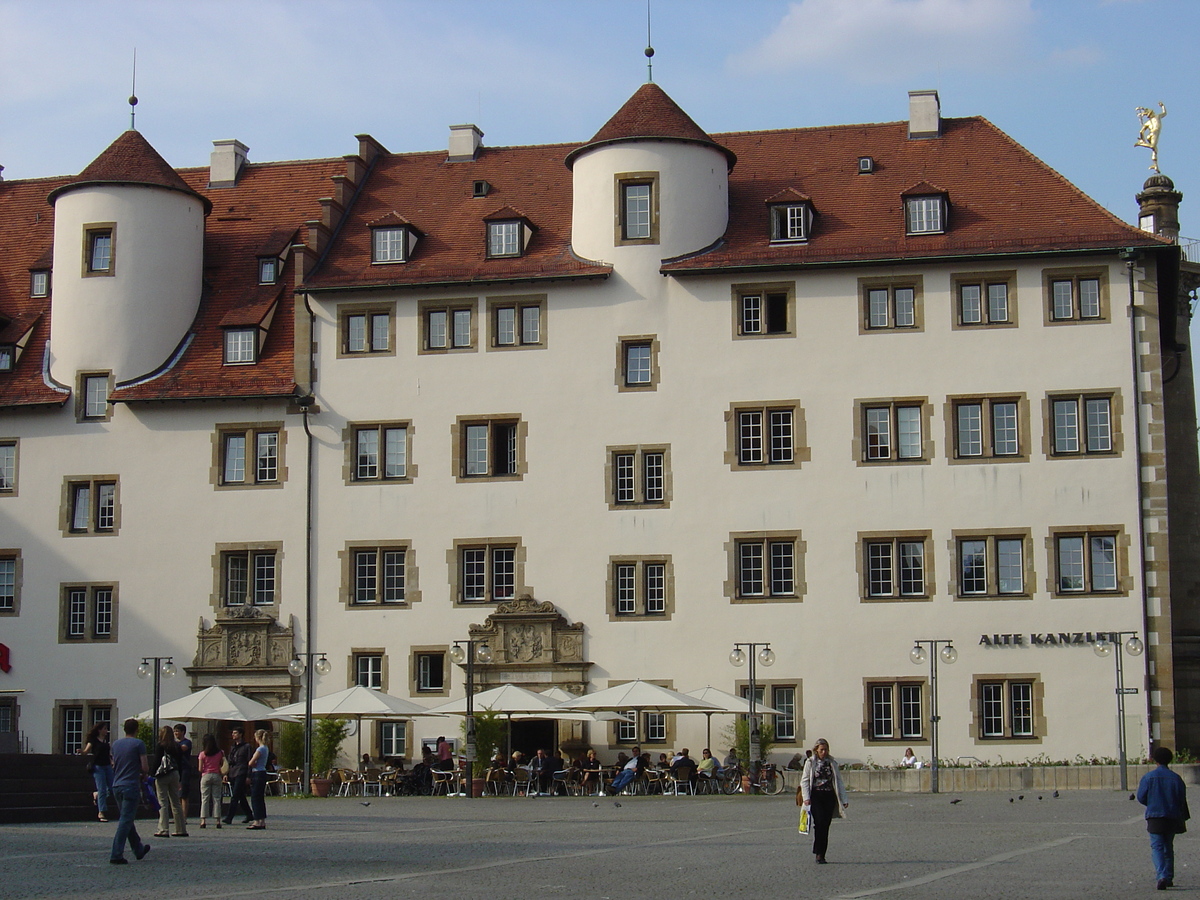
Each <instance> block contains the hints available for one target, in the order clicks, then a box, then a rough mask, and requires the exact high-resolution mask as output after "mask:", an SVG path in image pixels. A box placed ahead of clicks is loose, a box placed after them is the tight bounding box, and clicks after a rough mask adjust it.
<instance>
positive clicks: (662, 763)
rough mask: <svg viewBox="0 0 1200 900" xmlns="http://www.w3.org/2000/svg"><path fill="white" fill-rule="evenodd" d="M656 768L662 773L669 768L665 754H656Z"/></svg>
mask: <svg viewBox="0 0 1200 900" xmlns="http://www.w3.org/2000/svg"><path fill="white" fill-rule="evenodd" d="M658 768H659V769H661V770H663V771H664V772H665V771H666V770H667V769H669V768H671V761H670V760H669V759H667V754H665V753H660V754H658Z"/></svg>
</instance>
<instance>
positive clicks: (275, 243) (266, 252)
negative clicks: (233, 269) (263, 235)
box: [257, 225, 299, 257]
mask: <svg viewBox="0 0 1200 900" xmlns="http://www.w3.org/2000/svg"><path fill="white" fill-rule="evenodd" d="M298 230H299V229H298V228H297V227H296V226H295V225H285V226H284V227H283V228H276V229H275V230H274V231H272V232H271V233H270V235H268V236H267V239H266V240H265V241H263V242H262V244H261V245H260V246H259V248H258V254H257V255H258V256H260V257H261V256H283V254H284V253H285V252H286V251H287V248H288V247H290V246H291V245H292V241H293V239H294V238H295V237H296V232H297V231H298Z"/></svg>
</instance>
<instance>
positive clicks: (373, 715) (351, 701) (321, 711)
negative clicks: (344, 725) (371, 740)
mask: <svg viewBox="0 0 1200 900" xmlns="http://www.w3.org/2000/svg"><path fill="white" fill-rule="evenodd" d="M278 711H279V712H284V713H287V714H289V715H293V716H303V715H304V713H305V703H304V701H303V700H301V701H300V702H299V703H290V704H288V705H287V706H281V707H280V708H279V710H278ZM312 714H313V717H314V718H317V719H354V720H355V723H356V729H355V730H356V733H357V734H358V756H359V757H360V758H361V757H362V720H363V719H393V718H396V717H409V716H434V715H439V713H435V712H433V711H432V710H430V709H428V708H426V707H424V706H420V705H419V704H416V703H413V702H412V701H411V700H405V699H404V698H402V697H393V696H392V695H391V694H385V693H383V691H377V690H375V689H374V688H368V687H363V686H362V685H360V684H356V685H355V686H354V687H350V688H346V689H345V690H344V691H337V692H335V693H332V694H326V695H325V696H324V697H316V698H314V699H313V701H312Z"/></svg>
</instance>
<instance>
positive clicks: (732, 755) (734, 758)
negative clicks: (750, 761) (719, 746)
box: [721, 747, 742, 769]
mask: <svg viewBox="0 0 1200 900" xmlns="http://www.w3.org/2000/svg"><path fill="white" fill-rule="evenodd" d="M741 764H742V761H741V760H740V759H738V755H737V747H730V748H729V755H728V756H726V757H725V760H724V762H722V763H721V768H723V769H724V768H729V767H730V766H732V767H735V768H736V767H737V766H740V765H741Z"/></svg>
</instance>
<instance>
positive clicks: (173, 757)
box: [154, 725, 188, 838]
mask: <svg viewBox="0 0 1200 900" xmlns="http://www.w3.org/2000/svg"><path fill="white" fill-rule="evenodd" d="M181 765H182V761H181V759H180V750H179V744H178V743H177V742H176V740H175V731H174V729H172V728H171V726H170V725H164V726H163V727H162V728H161V729H160V730H159V733H158V766H157V767H156V768H155V770H154V793H155V794H157V795H158V805H159V810H158V831H156V832H155V833H154V836H155V837H162V838H165V837H171V834H172V833H171V832H168V831H167V828H169V827H170V826H171V823H172V822H174V824H175V830H174V832H173V834H174V836H175V837H187V836H188V833H187V819H186V818H185V817H184V815H183V801H182V800H180V799H179V769H180V766H181Z"/></svg>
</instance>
